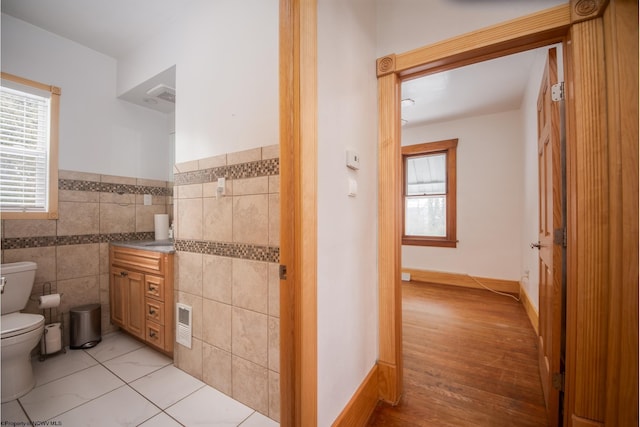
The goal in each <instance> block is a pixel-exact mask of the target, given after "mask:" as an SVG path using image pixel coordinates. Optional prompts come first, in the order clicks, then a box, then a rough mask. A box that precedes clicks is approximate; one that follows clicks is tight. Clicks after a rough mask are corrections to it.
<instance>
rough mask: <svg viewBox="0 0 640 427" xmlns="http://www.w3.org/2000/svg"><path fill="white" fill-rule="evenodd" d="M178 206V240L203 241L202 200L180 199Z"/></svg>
mask: <svg viewBox="0 0 640 427" xmlns="http://www.w3.org/2000/svg"><path fill="white" fill-rule="evenodd" d="M177 205H178V218H177V220H178V221H177V222H178V227H177V233H178V234H177V238H178V239H194V240H202V199H180V200H177Z"/></svg>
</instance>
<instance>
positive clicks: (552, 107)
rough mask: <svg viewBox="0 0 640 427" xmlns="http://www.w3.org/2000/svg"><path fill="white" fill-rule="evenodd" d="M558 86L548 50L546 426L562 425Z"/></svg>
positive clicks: (542, 312) (541, 154)
mask: <svg viewBox="0 0 640 427" xmlns="http://www.w3.org/2000/svg"><path fill="white" fill-rule="evenodd" d="M557 83H558V67H557V52H556V49H555V48H553V49H550V50H549V52H548V56H547V63H546V66H545V72H544V75H543V77H542V83H541V86H540V92H539V95H538V177H539V189H538V191H539V233H538V238H539V241H538V244H537V245H536V244H534V245H532V246H536V247H537V248H538V250H539V263H538V265H539V277H540V294H539V295H540V300H539V322H540V323H539V337H538V340H539V345H538V352H539V364H540V379H541V381H542V389H543V392H544V398H545V404H546V406H547V416H548V418H549V425H550V426H551V427H554V426H558V425H560V424H561V421H560V420H561V417H560V412H561V409H560V408H561V397H562V393H561V389H562V387H563V382H564V380H563V371H564V368H563V366H562V362H561V361H562V357H563V355H562V353H563V349H562V341H563V333H562V329H563V324H564V323H563V316H564V309H563V307H564V298H563V287H564V285H563V276H564V273H563V261H562V259H563V253H564V240H565V239H564V235H565V228H564V222H563V219H564V218H563V217H564V215H563V209H564V208H563V197H564V196H563V178H562V174H563V164H562V162H563V160H562V151H561V150H562V142H561V137H562V135H561V122H560V120H561V116H560V106H561V104H560V103H561V102H562V101H554V100H552V96H551V92H552V86H553V85H555V84H557Z"/></svg>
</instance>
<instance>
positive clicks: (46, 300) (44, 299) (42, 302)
mask: <svg viewBox="0 0 640 427" xmlns="http://www.w3.org/2000/svg"><path fill="white" fill-rule="evenodd" d="M59 305H60V294H51V295H42V296H41V297H39V298H38V308H39V309H41V310H42V309H43V308H54V307H57V306H59Z"/></svg>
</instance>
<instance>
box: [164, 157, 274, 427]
mask: <svg viewBox="0 0 640 427" xmlns="http://www.w3.org/2000/svg"><path fill="white" fill-rule="evenodd" d="M278 156H279V148H278V146H277V145H275V146H269V147H262V148H256V149H253V150H248V151H242V152H236V153H229V154H226V155H221V156H217V157H213V158H207V159H201V160H197V161H192V162H188V163H182V164H178V165H176V167H175V170H174V180H175V187H174V206H173V209H174V217H175V218H176V222H175V224H176V230H175V233H176V234H175V236H176V242H175V244H176V278H175V284H176V298H175V299H176V301H177V302H180V303H184V304H187V305H189V306H191V307H192V308H193V331H192V346H191V348H187V347H185V346H182V345H180V344H176V350H175V354H174V361H175V363H176V365H177V366H178V367H179V368H180V369H182V370H184V371H186V372H188V373H190V374H192V375H193V376H195V377H197V378H199V379H201V380H202V381H204V382H206V383H207V384H209V385H211V386H213V387H215V388H216V389H218V390H220V391H222V392H224V393H226V394H227V395H230V396H231V397H233V398H234V399H236V400H238V401H240V402H243V403H245V404H246V405H248V406H250V407H251V408H253V409H255V410H257V411H259V412H261V413H262V414H264V415H267V416H268V417H270V418H272V419H274V420H276V421H278V420H279V418H280V387H279V378H280V375H279V369H280V360H279V347H280V338H279V315H280V313H279V311H280V308H279V277H278V262H279V244H280V242H279V232H280V213H279V212H280V195H279V161H278ZM220 177H224V178H225V179H226V182H225V195H217V190H216V189H217V186H218V178H220Z"/></svg>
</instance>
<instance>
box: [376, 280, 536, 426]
mask: <svg viewBox="0 0 640 427" xmlns="http://www.w3.org/2000/svg"><path fill="white" fill-rule="evenodd" d="M402 293H403V310H402V313H403V319H402V321H403V344H404V347H403V351H404V393H403V397H402V400H401V402H400V404H399V405H398V406H396V407H391V406H389V405H386V404H378V407H377V408H376V410H375V412H374V414H373V415H372V417H371V420H370V423H369V425H370V426H405V427H406V426H438V427H439V426H546V425H547V422H546V414H545V407H544V400H543V396H542V388H541V385H540V378H539V374H538V356H537V347H536V336H535V332H534V331H533V328H532V326H531V324H530V322H529V319H528V318H527V315H526V313H525V310H524V308H523V307H522V305H521V304H520V303H518V302H516V301H515V300H513V299H512V298H508V297H505V296H501V295H496V294H493V293H491V292H489V291H486V290H481V289H468V288H460V287H456V286H445V285H435V284H427V283H417V282H409V283H403V286H402Z"/></svg>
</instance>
